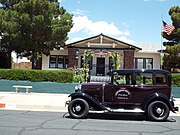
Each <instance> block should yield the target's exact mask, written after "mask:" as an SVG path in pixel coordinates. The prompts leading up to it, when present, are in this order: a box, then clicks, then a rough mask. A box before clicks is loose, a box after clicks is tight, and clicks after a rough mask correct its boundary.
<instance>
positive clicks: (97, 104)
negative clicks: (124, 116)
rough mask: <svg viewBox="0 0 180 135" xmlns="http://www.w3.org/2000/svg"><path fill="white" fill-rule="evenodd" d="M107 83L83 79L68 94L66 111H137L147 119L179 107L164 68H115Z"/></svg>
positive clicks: (164, 116)
mask: <svg viewBox="0 0 180 135" xmlns="http://www.w3.org/2000/svg"><path fill="white" fill-rule="evenodd" d="M108 75H109V76H110V81H109V82H106V83H82V84H81V85H79V86H77V87H76V90H75V92H74V93H72V94H70V95H69V97H71V101H69V102H67V104H68V112H69V114H70V116H72V117H73V118H85V117H86V116H87V114H88V113H89V110H96V111H105V112H114V113H121V112H123V113H124V112H140V113H144V114H146V115H147V116H148V118H149V119H150V120H154V121H164V120H166V119H167V118H168V116H169V113H170V111H172V112H176V111H178V107H175V106H174V99H173V97H172V95H171V73H170V72H168V71H165V70H144V69H142V70H136V69H129V70H114V71H111V72H109V73H108Z"/></svg>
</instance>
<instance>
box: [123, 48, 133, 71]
mask: <svg viewBox="0 0 180 135" xmlns="http://www.w3.org/2000/svg"><path fill="white" fill-rule="evenodd" d="M131 68H134V50H124V69H131Z"/></svg>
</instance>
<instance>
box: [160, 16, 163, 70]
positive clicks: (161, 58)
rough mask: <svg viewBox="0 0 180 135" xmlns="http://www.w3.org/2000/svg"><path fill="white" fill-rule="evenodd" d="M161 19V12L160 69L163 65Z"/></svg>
mask: <svg viewBox="0 0 180 135" xmlns="http://www.w3.org/2000/svg"><path fill="white" fill-rule="evenodd" d="M162 21H163V14H161V51H160V69H162V65H163V63H162V62H163V57H162V44H163V43H162V42H163V41H162V40H163V39H162V32H163V29H162V27H163V26H162Z"/></svg>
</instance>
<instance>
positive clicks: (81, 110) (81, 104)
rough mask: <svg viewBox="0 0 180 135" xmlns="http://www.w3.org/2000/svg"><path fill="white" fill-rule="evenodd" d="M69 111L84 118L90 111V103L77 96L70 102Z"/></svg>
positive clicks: (76, 116)
mask: <svg viewBox="0 0 180 135" xmlns="http://www.w3.org/2000/svg"><path fill="white" fill-rule="evenodd" d="M68 112H69V114H70V116H71V117H73V118H76V119H82V118H85V117H86V116H87V114H88V113H89V105H88V103H87V102H86V101H85V100H84V99H81V98H76V99H73V100H72V101H71V102H70V103H69V106H68Z"/></svg>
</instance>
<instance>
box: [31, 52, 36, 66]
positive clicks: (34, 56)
mask: <svg viewBox="0 0 180 135" xmlns="http://www.w3.org/2000/svg"><path fill="white" fill-rule="evenodd" d="M36 68H37V52H36V51H33V52H32V69H36Z"/></svg>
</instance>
